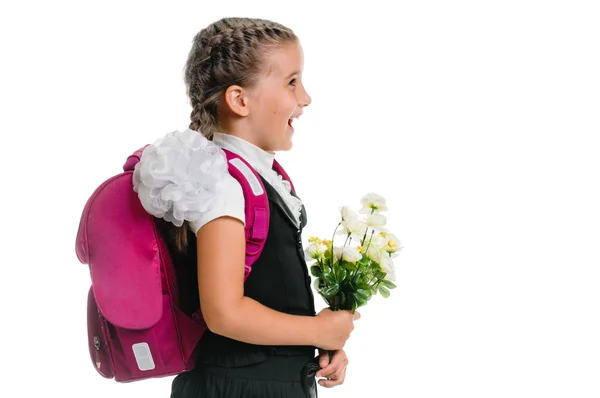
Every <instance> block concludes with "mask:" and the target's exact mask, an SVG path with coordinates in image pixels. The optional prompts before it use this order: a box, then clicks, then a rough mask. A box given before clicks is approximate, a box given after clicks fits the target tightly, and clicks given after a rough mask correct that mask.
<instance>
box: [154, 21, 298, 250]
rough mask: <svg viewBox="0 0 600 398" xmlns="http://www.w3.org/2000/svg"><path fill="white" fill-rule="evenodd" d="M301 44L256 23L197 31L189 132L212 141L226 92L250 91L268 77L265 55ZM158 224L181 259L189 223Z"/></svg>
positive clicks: (272, 25)
mask: <svg viewBox="0 0 600 398" xmlns="http://www.w3.org/2000/svg"><path fill="white" fill-rule="evenodd" d="M297 40H298V38H297V36H296V35H295V34H294V32H293V31H292V30H291V29H289V28H287V27H285V26H283V25H281V24H279V23H276V22H272V21H269V20H265V19H256V18H223V19H220V20H218V21H216V22H214V23H212V24H210V25H209V26H207V27H206V28H204V29H202V30H201V31H200V32H198V34H196V36H195V37H194V39H193V43H192V48H191V50H190V52H189V55H188V59H187V62H186V64H185V68H184V80H185V85H186V90H187V95H188V98H189V101H190V104H191V106H192V112H191V115H190V119H191V122H190V125H189V128H190V129H192V130H195V131H198V132H200V133H201V134H203V135H204V136H205V137H206V138H207V139H209V140H212V137H213V135H214V133H215V131H217V130H218V128H219V120H218V116H219V115H218V113H217V110H218V105H219V98H220V97H221V96H222V95H223V94H224V93H225V91H226V90H227V88H228V87H230V86H232V85H238V86H241V87H245V88H252V86H253V85H254V84H255V83H256V82H257V81H258V79H259V78H260V76H261V75H262V74H264V73H265V72H266V66H265V65H264V62H263V60H264V57H265V55H267V54H268V52H269V51H271V50H274V49H276V48H278V47H281V46H283V45H286V44H289V43H293V42H296V41H297ZM157 223H158V226H159V229H160V230H161V232H162V233H163V234H164V235H165V236H166V237H167V242H168V244H169V246H170V247H171V248H172V249H173V250H174V252H177V253H181V254H183V253H184V252H185V250H186V249H187V247H188V242H189V241H190V239H193V234H192V233H191V231H190V229H189V224H188V222H187V221H186V222H184V223H183V225H182V226H181V227H176V226H174V225H173V224H171V223H167V222H166V221H164V220H160V219H159V220H157Z"/></svg>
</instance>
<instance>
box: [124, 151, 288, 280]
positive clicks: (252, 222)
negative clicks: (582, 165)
mask: <svg viewBox="0 0 600 398" xmlns="http://www.w3.org/2000/svg"><path fill="white" fill-rule="evenodd" d="M146 146H147V145H146ZM146 146H143V147H142V148H140V149H138V150H137V151H135V152H134V153H132V154H131V155H130V156H129V157H128V158H127V161H126V162H125V164H124V165H123V170H124V171H129V170H133V169H134V167H135V165H136V164H137V163H138V162H139V161H140V158H141V156H142V152H143V151H144V149H145V148H146ZM223 152H225V156H226V157H227V163H228V166H229V174H231V176H232V177H233V178H235V179H236V180H237V181H238V182H239V184H240V185H241V187H242V191H243V192H244V201H245V203H246V206H245V219H246V226H245V235H246V264H245V267H244V281H245V280H246V279H247V278H248V276H249V275H250V272H251V271H252V265H253V264H254V263H255V262H256V260H257V259H258V257H260V255H261V253H262V250H263V248H264V245H265V242H266V240H267V235H268V233H269V198H268V197H267V193H266V190H265V187H264V185H263V183H262V180H261V179H260V176H259V175H258V173H257V172H256V170H254V168H253V167H252V166H250V163H248V162H247V161H246V160H245V159H243V158H242V157H240V156H239V155H237V154H235V153H233V152H231V151H229V150H226V149H223ZM279 167H280V166H279ZM280 168H281V167H280ZM281 170H283V169H281ZM283 173H285V171H284V172H283ZM282 176H284V178H286V179H288V180H289V177H287V174H285V175H284V174H282ZM290 183H291V182H290Z"/></svg>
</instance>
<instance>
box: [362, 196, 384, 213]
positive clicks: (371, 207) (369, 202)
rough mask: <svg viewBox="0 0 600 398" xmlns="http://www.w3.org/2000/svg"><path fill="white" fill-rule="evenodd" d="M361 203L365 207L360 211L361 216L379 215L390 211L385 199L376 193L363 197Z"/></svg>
mask: <svg viewBox="0 0 600 398" xmlns="http://www.w3.org/2000/svg"><path fill="white" fill-rule="evenodd" d="M360 203H361V204H362V206H363V207H362V209H360V211H359V213H361V214H371V213H379V212H382V211H386V210H387V209H388V208H387V205H386V201H385V198H384V197H383V196H381V195H377V194H376V193H369V194H366V195H365V196H363V197H362V199H361V200H360Z"/></svg>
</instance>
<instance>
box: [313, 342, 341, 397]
mask: <svg viewBox="0 0 600 398" xmlns="http://www.w3.org/2000/svg"><path fill="white" fill-rule="evenodd" d="M319 366H321V370H319V371H318V372H317V377H325V378H326V379H321V380H319V385H320V386H323V387H326V388H331V387H335V386H339V385H340V384H342V383H343V382H344V380H345V378H346V368H347V367H348V356H347V355H346V353H345V352H344V350H337V351H334V352H333V358H331V362H330V358H329V351H327V350H321V349H320V350H319Z"/></svg>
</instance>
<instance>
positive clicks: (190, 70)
mask: <svg viewBox="0 0 600 398" xmlns="http://www.w3.org/2000/svg"><path fill="white" fill-rule="evenodd" d="M296 40H297V38H296V35H295V34H294V32H293V31H292V30H291V29H289V28H287V27H285V26H283V25H281V24H278V23H276V22H272V21H269V20H265V19H252V18H223V19H221V20H219V21H217V22H214V23H212V24H211V25H209V26H208V27H206V28H204V29H203V30H201V31H200V32H199V33H198V34H197V35H196V36H195V37H194V40H193V45H192V49H191V50H190V53H189V55H188V60H187V63H186V65H185V84H186V87H187V93H188V98H189V100H190V104H191V106H192V112H191V114H190V120H191V123H190V126H189V127H190V129H192V130H196V131H200V132H201V133H202V134H204V135H205V136H206V138H208V139H212V136H213V134H214V132H215V131H216V130H217V129H218V128H219V123H218V114H217V110H218V105H219V98H220V97H221V95H222V94H223V93H224V92H225V90H227V88H228V87H229V86H231V85H239V86H242V87H251V86H252V85H253V84H254V83H255V81H256V80H257V79H258V77H259V76H260V74H261V73H262V72H263V70H264V65H263V64H262V59H263V56H264V54H265V53H266V52H267V51H268V50H269V49H272V48H274V47H277V46H280V45H283V44H287V43H290V42H293V41H296Z"/></svg>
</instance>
